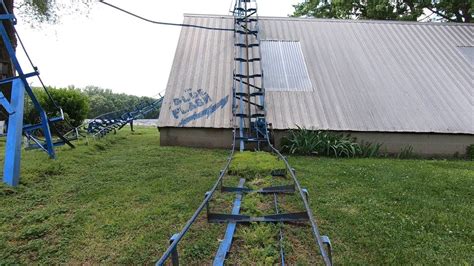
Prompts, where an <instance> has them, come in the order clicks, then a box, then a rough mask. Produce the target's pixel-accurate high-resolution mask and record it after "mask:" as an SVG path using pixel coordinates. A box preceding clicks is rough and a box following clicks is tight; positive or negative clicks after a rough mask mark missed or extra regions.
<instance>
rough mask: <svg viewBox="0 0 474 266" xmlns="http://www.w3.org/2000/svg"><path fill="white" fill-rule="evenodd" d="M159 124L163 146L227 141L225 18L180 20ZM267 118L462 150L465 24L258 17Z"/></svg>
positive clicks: (466, 136)
mask: <svg viewBox="0 0 474 266" xmlns="http://www.w3.org/2000/svg"><path fill="white" fill-rule="evenodd" d="M184 24H191V25H197V26H198V27H183V28H182V30H181V35H180V38H179V41H178V46H177V49H176V54H175V58H174V62H173V66H172V69H171V72H170V76H169V81H168V85H167V87H166V96H165V99H164V102H163V106H162V109H161V113H160V118H159V122H158V127H159V130H160V136H161V140H160V141H161V144H162V145H179V146H193V147H212V148H216V147H219V148H229V147H230V145H231V140H232V137H231V136H232V128H233V125H234V122H233V116H232V101H233V96H232V80H233V73H232V72H233V58H234V54H233V53H234V49H233V48H234V47H233V46H234V33H233V32H232V31H231V30H230V29H232V28H233V17H232V16H218V15H195V14H186V15H184ZM259 24H260V32H259V35H260V40H261V45H260V49H261V57H262V65H263V71H264V73H265V76H264V77H265V78H264V82H265V91H266V95H265V103H266V107H267V121H268V122H269V123H271V126H272V129H273V132H274V136H275V143H276V145H277V146H278V145H279V144H280V143H281V138H282V137H283V136H284V135H285V134H287V132H288V130H290V129H295V128H297V126H300V127H305V128H310V129H314V130H330V131H336V132H346V133H350V134H351V135H352V136H354V137H357V138H358V140H360V141H368V142H372V143H383V145H384V149H385V150H386V151H388V152H399V151H400V150H401V149H403V147H407V146H408V145H409V146H411V147H413V150H414V152H415V153H418V154H423V155H453V154H455V153H459V154H463V153H465V151H466V147H467V146H468V145H470V144H473V143H474V106H473V105H474V96H473V84H474V83H473V77H474V75H473V74H474V73H473V65H474V26H473V25H472V24H471V25H469V24H455V23H417V22H388V21H355V20H324V19H309V18H289V17H260V18H259Z"/></svg>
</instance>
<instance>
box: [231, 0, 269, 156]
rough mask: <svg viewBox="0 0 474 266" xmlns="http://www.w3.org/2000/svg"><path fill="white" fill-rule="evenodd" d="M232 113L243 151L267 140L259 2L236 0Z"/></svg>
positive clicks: (257, 146)
mask: <svg viewBox="0 0 474 266" xmlns="http://www.w3.org/2000/svg"><path fill="white" fill-rule="evenodd" d="M233 13H234V72H233V95H234V101H233V103H234V104H233V109H232V111H233V115H234V118H235V119H234V120H235V122H236V124H237V125H238V128H239V134H238V137H237V138H238V140H239V147H240V151H243V150H245V149H246V145H247V144H250V143H254V144H255V145H254V146H256V147H255V148H256V149H258V150H259V149H260V146H261V144H264V143H266V142H267V140H266V138H267V134H266V127H267V123H266V120H265V115H266V110H265V87H264V82H263V69H262V62H261V56H260V39H259V24H258V13H257V3H256V1H255V0H247V1H236V3H235V7H234V11H233Z"/></svg>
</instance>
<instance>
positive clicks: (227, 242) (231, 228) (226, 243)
mask: <svg viewBox="0 0 474 266" xmlns="http://www.w3.org/2000/svg"><path fill="white" fill-rule="evenodd" d="M244 182H245V179H244V178H241V179H240V181H239V185H238V187H239V188H243V187H244ZM242 195H243V193H242V192H240V193H237V196H236V197H235V201H234V206H233V207H232V214H239V213H240V205H241V203H242ZM236 227H237V223H229V224H228V225H227V229H226V231H225V235H224V239H223V240H222V242H221V244H220V246H219V249H218V250H217V253H216V257H215V258H214V263H213V265H214V266H221V265H224V261H225V258H226V256H227V253H228V252H229V250H230V246H231V245H232V238H234V232H235V228H236Z"/></svg>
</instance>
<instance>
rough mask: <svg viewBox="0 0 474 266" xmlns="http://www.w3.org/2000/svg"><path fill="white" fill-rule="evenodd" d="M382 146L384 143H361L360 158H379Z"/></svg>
mask: <svg viewBox="0 0 474 266" xmlns="http://www.w3.org/2000/svg"><path fill="white" fill-rule="evenodd" d="M382 145H383V144H382V143H371V142H361V144H360V153H359V156H361V157H366V158H372V157H379V156H380V155H381V151H380V148H382Z"/></svg>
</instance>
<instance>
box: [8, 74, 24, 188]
mask: <svg viewBox="0 0 474 266" xmlns="http://www.w3.org/2000/svg"><path fill="white" fill-rule="evenodd" d="M24 103H25V87H24V84H23V82H22V81H21V80H18V79H17V80H14V81H13V86H12V93H11V107H12V109H13V110H14V112H13V113H11V114H10V115H9V117H8V132H7V145H6V148H5V165H4V168H3V182H4V183H5V184H7V185H9V186H18V184H19V182H20V159H21V140H22V132H23V107H24Z"/></svg>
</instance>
